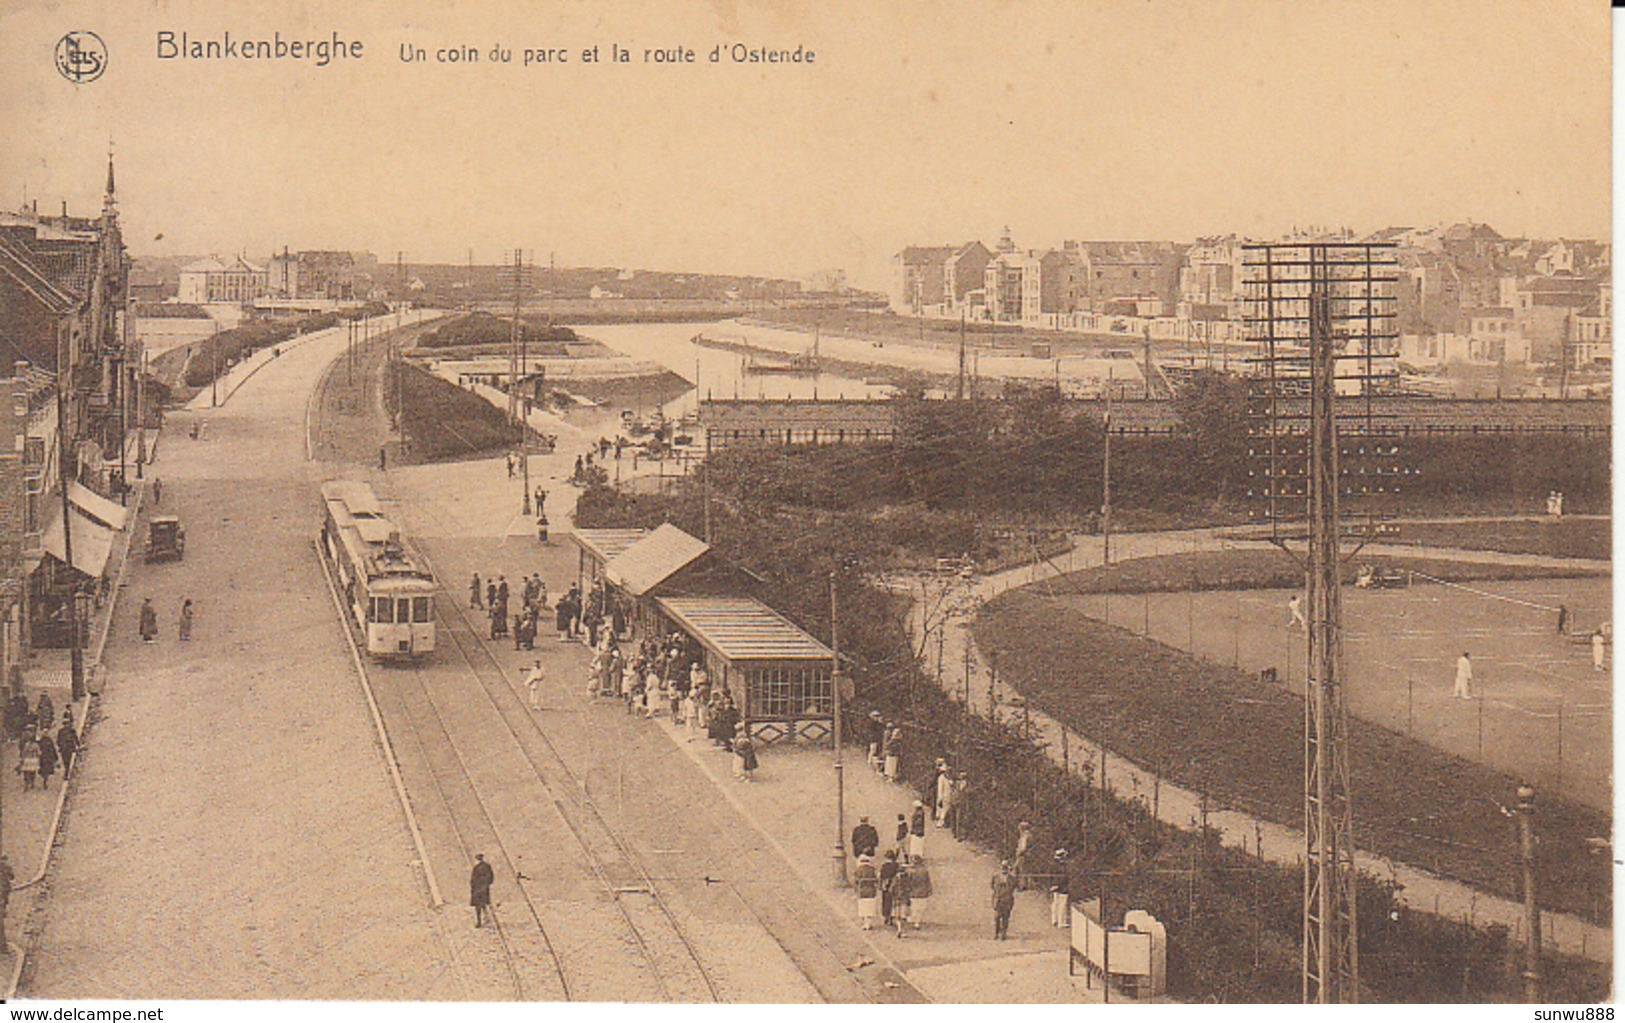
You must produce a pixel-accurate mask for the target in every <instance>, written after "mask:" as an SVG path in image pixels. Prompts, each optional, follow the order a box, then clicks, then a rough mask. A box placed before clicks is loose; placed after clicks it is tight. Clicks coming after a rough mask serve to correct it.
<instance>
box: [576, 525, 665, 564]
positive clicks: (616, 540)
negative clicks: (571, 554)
mask: <svg viewBox="0 0 1625 1023" xmlns="http://www.w3.org/2000/svg"><path fill="white" fill-rule="evenodd" d="M647 535H649V531H648V530H647V529H575V530H571V532H570V539H572V540H574V541H575V542H576V546H577V547H580V548H581V549H582V550H584V551H586V552H587V553H588V554H591V555H592V556H593V557H594V558H597V559H598V560H599V561H603V562H610V561H614V560H615V559H616V558H618V557H620V556H621V555H622V554H624V553H626V550H627V548H629V547H631V546H632V545H633V544H635V543H637V542H638V541H639V540H642V539H643V538H644V537H645V536H647Z"/></svg>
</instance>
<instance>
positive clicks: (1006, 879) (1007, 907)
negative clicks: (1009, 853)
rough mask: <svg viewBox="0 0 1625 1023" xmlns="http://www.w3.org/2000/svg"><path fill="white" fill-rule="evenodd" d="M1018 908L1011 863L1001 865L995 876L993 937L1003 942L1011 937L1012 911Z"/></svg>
mask: <svg viewBox="0 0 1625 1023" xmlns="http://www.w3.org/2000/svg"><path fill="white" fill-rule="evenodd" d="M1015 908H1016V878H1015V875H1014V874H1012V873H1011V872H1010V861H1009V860H1005V861H1004V862H1003V863H1000V864H999V872H998V873H997V874H994V875H993V937H994V939H995V940H998V941H1003V940H1005V939H1006V938H1008V937H1009V936H1010V911H1011V910H1013V909H1015Z"/></svg>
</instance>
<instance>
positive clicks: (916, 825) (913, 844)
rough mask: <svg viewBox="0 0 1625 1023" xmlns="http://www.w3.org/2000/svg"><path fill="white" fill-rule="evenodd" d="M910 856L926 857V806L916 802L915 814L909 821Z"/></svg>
mask: <svg viewBox="0 0 1625 1023" xmlns="http://www.w3.org/2000/svg"><path fill="white" fill-rule="evenodd" d="M908 855H909V856H910V857H911V858H912V857H915V856H918V857H920V858H922V859H923V858H924V857H925V804H924V803H922V802H921V801H920V800H918V799H916V800H915V801H914V813H913V815H912V816H910V817H909V819H908Z"/></svg>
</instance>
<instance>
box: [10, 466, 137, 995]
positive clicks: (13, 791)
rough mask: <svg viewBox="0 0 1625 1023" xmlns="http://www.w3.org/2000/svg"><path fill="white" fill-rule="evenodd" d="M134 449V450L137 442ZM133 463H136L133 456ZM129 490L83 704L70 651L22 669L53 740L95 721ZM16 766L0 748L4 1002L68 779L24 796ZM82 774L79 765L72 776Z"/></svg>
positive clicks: (129, 530)
mask: <svg viewBox="0 0 1625 1023" xmlns="http://www.w3.org/2000/svg"><path fill="white" fill-rule="evenodd" d="M156 443H157V442H156V434H154V435H152V436H151V437H149V452H150V451H154V450H155V449H156ZM131 447H132V449H133V447H134V442H133V441H132V442H131ZM130 457H131V458H132V459H133V458H134V452H133V450H132V451H131V452H130ZM131 483H132V484H133V485H134V487H135V489H134V490H133V491H132V492H131V495H132V496H131V500H130V502H129V504H128V505H127V507H128V509H129V513H130V518H129V522H128V523H127V524H126V526H125V528H124V530H123V532H121V533H118V534H116V535H115V538H114V541H113V550H112V553H111V554H110V555H109V556H108V560H107V569H106V571H107V572H108V573H109V577H110V579H111V584H110V586H109V589H108V595H107V598H106V599H105V600H104V601H102V603H101V604H100V606H97V607H95V608H94V610H93V611H92V614H91V618H90V621H88V622H86V623H84V624H83V627H84V628H85V629H86V630H87V631H86V635H87V636H88V638H89V642H88V644H87V645H86V648H85V651H84V656H83V661H82V664H83V678H84V682H85V692H86V698H85V699H83V700H81V701H79V702H78V703H74V702H73V669H72V653H71V652H70V651H69V650H67V649H61V650H49V649H47V650H35V651H32V652H31V653H30V655H29V657H28V659H27V661H25V662H24V665H23V691H24V693H25V694H26V695H27V697H28V705H29V706H30V707H37V706H38V705H39V698H40V694H41V693H45V694H48V695H49V696H50V698H51V703H52V704H53V705H54V707H55V712H54V713H55V717H56V721H55V722H53V723H52V725H51V729H50V731H51V735H52V737H53V739H54V737H55V735H56V731H57V726H59V725H60V724H61V722H62V716H63V712H64V711H71V712H72V713H73V723H74V730H75V731H76V732H77V733H78V735H79V737H80V740H81V744H82V743H83V740H84V734H85V728H86V723H87V719H88V717H89V714H90V698H91V696H93V695H94V694H95V693H96V692H97V691H99V689H100V683H101V677H100V676H101V671H102V667H101V661H102V654H103V651H104V650H105V649H106V646H107V637H108V630H109V629H110V628H111V626H112V621H113V613H114V611H115V610H116V609H117V607H118V601H119V597H120V591H121V590H122V589H123V585H124V570H125V566H126V564H127V563H128V560H129V555H130V552H131V550H132V549H133V548H134V546H135V543H136V540H135V538H136V537H137V536H138V535H139V531H140V524H141V511H142V501H143V498H144V497H145V494H146V485H145V481H142V480H137V479H134V478H133V477H132V479H131ZM84 755H85V749H84V748H83V745H81V748H80V750H79V754H78V757H77V758H76V760H77V761H79V762H82V758H83V757H84ZM17 758H18V747H17V745H16V744H14V743H10V742H4V743H0V806H3V807H4V828H3V829H0V851H3V852H4V854H5V856H6V858H7V859H9V860H10V861H11V867H12V870H14V871H15V872H16V877H15V880H14V881H13V882H12V897H11V901H10V903H9V904H8V907H7V911H6V937H7V938H8V939H9V941H10V943H11V944H10V947H8V948H6V949H5V950H4V951H3V955H0V978H4V981H3V982H4V984H5V987H4V992H5V993H4V995H3V996H0V997H5V998H10V997H12V996H14V995H15V994H16V990H17V982H18V980H19V979H20V978H21V976H22V968H23V957H25V956H26V955H27V951H28V949H29V948H31V947H32V945H33V936H34V933H33V932H34V930H35V928H36V927H37V926H38V922H37V921H36V920H34V919H33V914H34V910H35V908H36V906H37V904H38V900H37V899H33V898H29V897H27V896H25V895H24V894H23V893H24V892H28V891H33V890H36V889H35V886H36V885H37V884H38V883H39V881H40V880H41V879H42V878H43V877H44V876H45V870H46V867H47V866H48V865H49V862H50V855H51V849H52V847H53V846H54V845H55V841H56V833H57V826H58V824H59V822H60V820H61V816H62V814H63V813H64V811H65V808H66V804H67V796H68V791H67V790H68V787H69V777H70V776H69V775H65V774H64V773H63V769H62V765H61V764H60V762H59V763H58V765H57V771H56V774H55V775H53V779H52V781H51V782H50V783H49V784H47V785H36V786H35V788H34V789H33V790H25V789H24V788H23V779H22V775H21V774H20V773H19V772H18V771H17ZM78 770H79V768H78V766H77V763H76V765H75V767H74V774H77V773H78Z"/></svg>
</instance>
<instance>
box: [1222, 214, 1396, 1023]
mask: <svg viewBox="0 0 1625 1023" xmlns="http://www.w3.org/2000/svg"><path fill="white" fill-rule="evenodd" d="M1243 264H1244V267H1245V269H1246V272H1247V276H1246V285H1247V317H1246V323H1247V328H1248V337H1249V340H1251V341H1252V342H1254V343H1255V344H1257V345H1258V347H1259V348H1260V350H1261V354H1260V355H1258V356H1257V357H1256V358H1254V359H1253V360H1251V363H1252V367H1253V375H1252V381H1251V386H1250V387H1249V412H1250V414H1251V418H1252V425H1251V426H1250V427H1249V434H1250V437H1249V454H1250V455H1251V457H1252V466H1253V467H1252V468H1251V469H1250V470H1249V477H1250V484H1249V488H1248V490H1249V494H1251V495H1252V496H1254V497H1255V498H1259V499H1261V500H1262V501H1263V507H1264V508H1265V514H1266V515H1267V516H1268V518H1269V521H1270V525H1271V539H1272V540H1274V541H1275V542H1276V543H1278V544H1279V545H1280V546H1281V547H1283V548H1285V549H1288V550H1290V549H1291V548H1290V547H1288V541H1296V540H1303V541H1305V542H1306V546H1305V550H1304V555H1303V563H1304V576H1305V582H1306V584H1307V590H1308V599H1307V601H1306V603H1307V605H1308V626H1309V627H1308V647H1309V649H1308V657H1307V658H1306V662H1305V663H1306V664H1307V665H1308V672H1307V679H1306V683H1305V691H1304V797H1303V798H1304V812H1303V815H1304V888H1303V1000H1304V1001H1305V1002H1357V1001H1359V995H1360V956H1359V937H1358V933H1359V928H1358V922H1359V921H1358V914H1357V912H1356V875H1355V869H1354V805H1353V799H1352V783H1351V782H1352V775H1351V769H1350V765H1349V749H1348V707H1347V703H1346V701H1345V699H1344V693H1343V687H1344V680H1343V673H1342V653H1343V650H1342V602H1341V593H1340V590H1341V566H1342V564H1343V547H1342V541H1343V539H1344V537H1345V535H1347V534H1346V531H1345V525H1344V523H1345V514H1344V513H1345V508H1344V502H1345V500H1346V501H1347V502H1348V504H1349V505H1350V506H1355V505H1358V506H1360V510H1362V511H1363V512H1364V513H1365V516H1364V524H1363V527H1361V528H1358V529H1356V530H1354V531H1353V534H1354V537H1355V538H1357V539H1358V540H1359V543H1360V544H1361V545H1363V543H1364V541H1365V540H1366V539H1369V538H1370V537H1372V536H1373V535H1375V534H1376V532H1377V531H1378V526H1377V519H1378V508H1377V507H1376V503H1377V502H1378V501H1379V500H1380V498H1381V497H1383V496H1386V495H1391V494H1392V493H1394V492H1396V491H1397V489H1398V482H1399V479H1398V477H1399V474H1400V470H1399V468H1398V467H1397V465H1396V464H1395V456H1396V455H1397V453H1398V449H1397V446H1396V445H1395V444H1394V441H1393V438H1392V435H1391V433H1390V432H1389V431H1388V430H1387V429H1386V428H1385V427H1384V426H1383V424H1382V422H1381V421H1379V417H1378V416H1377V415H1376V414H1375V411H1374V402H1373V399H1374V397H1375V396H1376V395H1377V394H1379V393H1381V392H1382V391H1384V390H1386V389H1389V388H1390V387H1391V385H1392V382H1393V381H1394V379H1395V373H1394V371H1393V348H1394V344H1395V343H1396V342H1397V340H1398V336H1397V335H1396V334H1395V333H1394V332H1393V328H1392V323H1393V318H1394V311H1393V301H1394V299H1393V295H1392V288H1391V286H1392V284H1393V283H1394V282H1395V280H1396V277H1395V276H1394V274H1393V273H1392V272H1391V271H1386V272H1385V268H1389V267H1392V266H1394V264H1395V261H1394V258H1393V250H1392V246H1387V245H1380V244H1374V243H1373V244H1366V243H1351V242H1330V241H1314V242H1293V243H1281V244H1269V245H1248V246H1245V249H1244V257H1243ZM1260 469H1262V479H1261V480H1260V477H1259V472H1260ZM1349 510H1353V508H1352V507H1351V508H1350V509H1349ZM1351 518H1352V516H1351ZM1295 520H1300V521H1305V522H1306V523H1307V528H1306V529H1304V528H1302V527H1297V528H1296V529H1293V528H1292V527H1285V526H1284V524H1286V523H1290V522H1293V521H1295ZM1355 550H1356V551H1357V550H1358V546H1356V548H1355Z"/></svg>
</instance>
